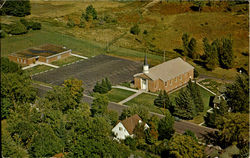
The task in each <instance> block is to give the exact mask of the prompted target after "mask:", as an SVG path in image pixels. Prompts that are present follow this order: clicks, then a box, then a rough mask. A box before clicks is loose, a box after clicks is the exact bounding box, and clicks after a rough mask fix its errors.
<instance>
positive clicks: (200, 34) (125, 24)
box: [2, 1, 249, 78]
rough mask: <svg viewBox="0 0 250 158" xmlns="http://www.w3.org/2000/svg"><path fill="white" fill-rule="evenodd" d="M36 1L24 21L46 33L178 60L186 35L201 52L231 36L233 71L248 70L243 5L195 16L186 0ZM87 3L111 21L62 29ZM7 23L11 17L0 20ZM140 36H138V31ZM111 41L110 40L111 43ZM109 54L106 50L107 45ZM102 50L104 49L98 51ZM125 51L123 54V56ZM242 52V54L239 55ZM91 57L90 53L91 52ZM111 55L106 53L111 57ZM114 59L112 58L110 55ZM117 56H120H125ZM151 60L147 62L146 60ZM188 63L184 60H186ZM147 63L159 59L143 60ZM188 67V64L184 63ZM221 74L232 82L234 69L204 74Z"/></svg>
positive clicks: (222, 6)
mask: <svg viewBox="0 0 250 158" xmlns="http://www.w3.org/2000/svg"><path fill="white" fill-rule="evenodd" d="M149 3H150V2H105V1H102V2H91V3H90V2H79V1H78V2H58V1H57V2H51V1H49V2H48V1H47V2H42V1H32V3H31V4H32V7H31V15H29V16H28V17H27V19H34V20H37V21H41V22H42V23H43V24H44V26H45V27H46V29H48V30H50V31H52V32H53V31H56V32H59V33H63V34H67V35H70V36H74V37H75V38H79V39H84V40H90V41H96V42H98V43H100V44H102V45H104V47H105V46H106V45H107V44H109V43H112V46H115V47H122V48H128V49H132V50H137V51H140V52H148V53H152V54H155V55H159V56H163V52H164V51H166V59H171V58H174V57H177V56H180V54H179V53H178V52H176V51H175V50H179V49H182V40H181V37H182V35H183V33H188V34H189V35H190V36H191V37H194V38H195V39H196V40H197V51H198V52H199V53H200V54H203V45H202V39H203V38H204V37H207V38H208V39H209V42H212V41H213V40H215V39H216V38H223V37H232V39H233V51H234V55H235V62H234V68H240V67H243V68H244V69H246V70H248V57H247V56H244V55H243V54H245V53H243V52H247V54H248V49H249V47H248V44H249V39H248V33H249V32H248V25H249V21H248V5H247V4H238V5H232V6H230V5H229V4H228V3H224V2H222V3H219V2H214V3H215V4H213V5H212V6H207V5H205V6H204V7H203V8H202V10H201V12H198V11H193V10H192V6H193V4H192V3H188V2H182V3H179V2H158V1H157V2H155V3H153V4H152V3H151V4H149ZM90 4H92V5H93V7H94V8H95V9H96V11H97V15H98V17H99V18H100V19H103V18H104V17H105V16H108V17H109V18H111V19H113V20H114V22H109V23H107V22H104V23H103V22H102V21H101V20H100V21H99V20H97V21H91V22H87V23H86V24H85V27H84V28H79V27H77V26H75V27H71V28H69V27H67V23H68V21H69V20H73V21H74V23H75V25H79V23H80V17H81V14H82V12H83V11H85V8H86V7H87V6H88V5H90ZM2 19H3V20H2V21H3V22H8V20H10V19H11V18H9V19H7V18H6V17H3V18H2ZM135 24H138V25H139V28H140V33H139V34H138V35H132V34H131V33H130V32H129V30H130V28H131V27H132V26H133V25H135ZM143 32H144V33H143ZM114 39H115V40H114ZM111 50H112V47H111ZM104 51H105V50H104ZM124 53H126V52H124ZM242 53H243V54H242ZM94 54H96V53H94ZM111 54H112V53H111ZM114 55H117V54H116V53H114ZM118 56H123V57H126V56H127V55H126V54H120V53H119V55H118ZM142 56H143V55H136V54H135V55H133V56H131V55H128V56H127V58H132V59H133V60H142ZM151 60H152V61H151ZM188 60H189V59H188ZM149 61H151V63H150V64H151V65H155V64H158V63H160V62H162V61H163V60H161V61H159V60H157V61H155V58H152V59H149ZM190 62H191V63H192V61H190ZM192 64H193V65H194V66H195V67H197V69H198V70H200V72H201V73H205V72H207V71H206V70H205V69H204V68H203V67H202V66H201V65H196V64H195V63H192ZM221 73H223V74H224V75H225V74H226V75H225V76H226V77H227V78H233V76H234V74H235V73H236V70H235V69H232V70H230V74H232V76H230V75H227V74H228V72H227V71H224V70H223V69H221V68H217V69H215V70H214V71H212V72H211V71H210V72H208V74H211V75H214V76H216V75H217V74H220V76H221Z"/></svg>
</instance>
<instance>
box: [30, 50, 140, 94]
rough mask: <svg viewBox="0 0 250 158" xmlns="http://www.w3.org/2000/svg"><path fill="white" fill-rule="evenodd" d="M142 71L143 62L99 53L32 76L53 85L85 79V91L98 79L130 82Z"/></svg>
mask: <svg viewBox="0 0 250 158" xmlns="http://www.w3.org/2000/svg"><path fill="white" fill-rule="evenodd" d="M141 71H142V63H140V62H135V61H130V60H126V59H121V58H117V57H112V56H107V55H98V56H96V57H93V58H90V59H88V60H83V61H80V62H77V63H74V64H71V65H66V66H63V67H60V68H58V69H54V70H51V71H48V72H44V73H41V74H37V75H34V76H32V79H34V80H37V81H41V82H44V83H48V84H52V85H61V84H62V83H63V82H64V80H67V79H69V78H77V79H79V80H82V81H83V87H84V89H85V93H86V94H89V93H90V92H92V89H93V88H94V86H95V84H96V82H97V81H101V80H102V79H103V78H105V77H107V78H108V79H109V80H110V81H111V83H112V85H117V84H120V83H122V82H130V81H132V80H133V75H134V74H136V73H139V72H141Z"/></svg>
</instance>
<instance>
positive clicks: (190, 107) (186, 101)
mask: <svg viewBox="0 0 250 158" xmlns="http://www.w3.org/2000/svg"><path fill="white" fill-rule="evenodd" d="M175 102H176V105H175V109H174V115H175V116H178V117H180V118H182V119H188V120H189V119H193V117H194V116H195V115H196V110H195V105H194V102H193V99H192V98H191V95H190V92H189V91H188V90H185V91H184V90H181V92H180V93H179V95H178V97H176V98H175Z"/></svg>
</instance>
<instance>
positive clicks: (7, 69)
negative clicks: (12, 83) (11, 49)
mask: <svg viewBox="0 0 250 158" xmlns="http://www.w3.org/2000/svg"><path fill="white" fill-rule="evenodd" d="M1 72H2V73H14V72H20V73H22V70H21V67H20V66H19V65H18V64H17V63H15V62H13V61H10V60H9V59H8V58H6V57H1Z"/></svg>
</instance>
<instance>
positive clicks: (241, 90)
mask: <svg viewBox="0 0 250 158" xmlns="http://www.w3.org/2000/svg"><path fill="white" fill-rule="evenodd" d="M248 95H249V77H248V76H247V75H239V76H237V77H236V80H235V82H234V83H232V84H229V85H228V86H227V88H226V92H225V96H226V99H227V104H228V106H229V107H230V108H231V110H232V112H246V113H248V112H249V99H248Z"/></svg>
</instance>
